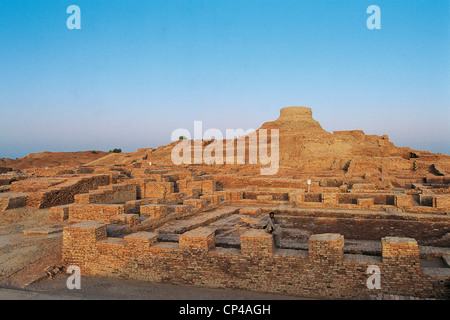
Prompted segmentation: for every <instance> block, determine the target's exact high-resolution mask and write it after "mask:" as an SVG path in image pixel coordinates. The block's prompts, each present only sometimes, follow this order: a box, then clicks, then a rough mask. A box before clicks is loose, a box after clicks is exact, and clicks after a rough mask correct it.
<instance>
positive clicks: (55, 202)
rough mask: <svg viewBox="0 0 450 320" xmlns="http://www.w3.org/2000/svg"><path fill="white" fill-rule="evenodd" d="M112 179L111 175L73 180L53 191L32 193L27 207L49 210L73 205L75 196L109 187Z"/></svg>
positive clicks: (56, 187) (54, 188)
mask: <svg viewBox="0 0 450 320" xmlns="http://www.w3.org/2000/svg"><path fill="white" fill-rule="evenodd" d="M110 179H111V177H110V176H109V175H95V176H89V177H79V178H73V179H70V180H69V181H67V182H65V183H62V184H58V185H56V186H55V187H53V188H51V189H48V190H44V191H39V192H35V193H31V194H30V195H29V196H28V197H27V206H30V207H33V208H48V207H54V206H60V205H65V204H69V203H73V202H74V201H75V195H77V194H79V193H84V192H89V190H93V189H97V188H98V187H100V186H105V185H108V184H109V183H110Z"/></svg>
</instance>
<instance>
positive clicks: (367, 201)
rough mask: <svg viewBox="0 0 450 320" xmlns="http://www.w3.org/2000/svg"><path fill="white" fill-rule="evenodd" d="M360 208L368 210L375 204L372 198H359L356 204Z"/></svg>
mask: <svg viewBox="0 0 450 320" xmlns="http://www.w3.org/2000/svg"><path fill="white" fill-rule="evenodd" d="M356 203H357V205H358V206H360V207H362V208H370V207H372V206H373V205H374V204H375V201H374V198H359V199H358V201H357V202H356Z"/></svg>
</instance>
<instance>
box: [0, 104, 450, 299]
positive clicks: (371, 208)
mask: <svg viewBox="0 0 450 320" xmlns="http://www.w3.org/2000/svg"><path fill="white" fill-rule="evenodd" d="M282 110H283V109H282ZM294 111H295V110H294ZM286 112H287V111H286ZM286 112H285V113H286ZM292 112H293V111H292V110H288V112H287V113H288V115H289V116H290V117H291V118H292V119H293V120H292V119H291V120H290V121H287V120H286V115H283V114H282V116H281V117H280V119H278V120H277V121H274V122H271V123H266V124H265V125H263V127H262V128H280V130H281V132H282V133H281V134H280V141H283V140H282V138H283V137H285V138H286V139H287V140H288V141H291V140H292V139H294V140H295V139H297V138H296V136H297V135H299V134H303V135H304V137H303V139H304V141H303V142H301V143H303V145H304V146H306V148H312V146H313V147H314V148H319V149H320V150H322V149H321V148H322V147H320V145H319V142H320V143H322V144H323V143H324V141H334V143H335V144H336V143H338V142H336V141H340V142H339V143H342V144H345V143H350V142H351V141H354V140H356V141H357V143H358V144H362V145H363V146H362V147H360V148H359V149H357V148H356V147H353V149H352V150H353V151H351V152H347V154H345V155H341V156H342V159H339V158H337V157H336V155H330V153H329V152H328V153H326V155H324V156H322V157H321V156H320V153H319V154H317V153H316V156H315V161H316V162H317V166H315V167H314V169H313V165H312V162H311V159H312V158H311V157H312V156H311V155H309V154H308V155H307V156H304V155H300V154H298V153H297V151H296V149H295V150H288V149H287V148H288V144H289V143H290V142H289V143H283V142H282V143H281V146H280V152H281V159H282V163H281V164H282V166H281V167H280V170H279V172H278V173H277V174H276V175H274V176H261V175H260V174H259V172H260V171H259V169H260V167H261V165H260V164H245V165H208V164H204V163H203V164H192V165H179V166H175V165H173V164H171V163H170V162H169V160H168V158H170V150H171V148H172V147H173V145H174V144H171V145H169V146H163V147H160V148H158V149H140V150H138V151H137V152H136V153H131V154H110V155H107V156H105V157H103V158H99V159H98V160H96V161H93V162H92V163H89V164H86V165H82V166H79V167H75V168H72V169H71V171H70V170H68V169H67V168H64V167H62V168H58V167H55V168H50V170H52V171H51V172H48V170H49V169H46V170H37V171H36V170H35V171H34V172H33V174H31V173H29V172H15V171H12V172H11V171H8V172H7V173H5V174H3V175H2V178H1V179H0V182H1V181H2V180H4V181H6V180H7V179H9V180H8V181H9V182H8V183H4V184H3V186H6V187H7V188H5V189H4V191H2V192H0V214H7V213H8V210H9V209H11V208H16V207H21V206H29V207H33V208H49V222H50V223H51V224H54V225H58V226H64V231H63V239H62V241H63V249H62V250H63V252H62V254H63V263H64V265H65V266H69V265H77V266H79V267H80V268H81V272H82V274H85V275H97V276H108V277H117V278H133V279H138V280H145V281H151V282H166V283H173V284H189V285H195V286H204V287H213V288H232V289H248V290H255V291H262V292H275V293H283V294H290V295H299V296H306V297H323V298H351V299H368V298H370V297H373V296H380V295H381V296H382V295H400V296H412V297H417V298H437V299H448V298H450V265H449V264H450V217H449V215H448V213H449V211H450V186H449V185H450V178H449V176H448V175H447V174H446V172H448V169H447V168H450V160H449V159H448V158H447V156H445V155H442V156H438V155H433V154H430V153H427V152H419V151H416V150H411V149H409V148H397V147H395V146H393V144H392V143H391V142H389V141H388V137H387V136H382V137H378V136H377V137H374V136H365V135H364V133H362V132H359V131H357V132H355V131H348V132H338V133H333V134H328V133H324V132H322V130H323V129H321V127H320V125H318V123H317V124H316V123H315V122H312V121H311V119H312V118H311V119H310V118H309V116H308V112H307V110H306V111H305V110H304V109H300V111H299V114H300V115H296V114H295V112H294V114H293V113H292ZM305 114H306V118H305ZM295 128H300V129H298V130H297V129H295ZM302 128H303V129H304V130H308V131H311V132H312V133H311V134H312V135H314V136H318V137H319V138H318V139H319V140H315V138H314V137H313V136H311V135H307V134H306V133H305V131H302ZM293 130H294V131H293ZM295 130H297V131H295ZM292 132H295V133H296V134H295V135H292ZM299 132H300V133H299ZM333 136H334V137H333ZM327 139H328V140H327ZM330 139H331V140H330ZM333 139H334V140H333ZM305 141H308V142H305ZM349 141H350V142H349ZM364 141H365V142H364ZM352 143H353V142H352ZM206 145H207V144H205V145H204V146H206ZM412 153H414V155H415V156H414V157H412V156H411V154H412ZM356 154H358V155H356ZM383 154H387V156H385V157H382V155H383ZM296 155H298V157H299V159H300V160H299V161H294V159H295V157H296ZM345 157H350V158H349V159H350V160H347V159H344V158H345ZM294 162H295V165H294V164H293V163H294ZM324 168H327V169H324ZM69 171H70V172H69ZM308 180H311V184H308V183H307V181H308ZM269 212H275V220H276V223H278V224H279V225H280V226H281V227H282V233H281V235H280V243H279V246H276V245H275V244H274V239H273V236H272V235H270V234H268V233H266V232H264V229H263V225H264V223H265V221H266V220H267V218H268V214H269ZM369 266H377V267H378V268H379V270H380V275H381V289H369V288H368V287H367V279H368V278H369V276H370V274H368V273H367V270H368V267H369Z"/></svg>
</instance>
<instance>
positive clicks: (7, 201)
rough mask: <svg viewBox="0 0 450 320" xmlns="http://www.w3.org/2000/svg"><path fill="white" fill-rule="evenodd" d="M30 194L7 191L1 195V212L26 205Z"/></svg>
mask: <svg viewBox="0 0 450 320" xmlns="http://www.w3.org/2000/svg"><path fill="white" fill-rule="evenodd" d="M27 197H28V194H26V193H22V194H20V193H5V194H2V195H1V196H0V212H3V211H5V210H8V209H14V208H20V207H25V205H26V204H27Z"/></svg>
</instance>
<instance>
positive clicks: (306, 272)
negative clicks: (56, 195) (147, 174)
mask: <svg viewBox="0 0 450 320" xmlns="http://www.w3.org/2000/svg"><path fill="white" fill-rule="evenodd" d="M180 238H181V241H180V244H179V245H178V244H177V243H165V242H162V243H158V242H156V241H155V235H154V234H152V233H146V232H141V233H139V234H131V235H128V236H127V237H126V238H124V239H119V238H107V236H106V225H105V224H102V223H96V222H85V223H80V224H77V225H72V226H70V227H65V228H64V232H63V261H64V263H65V264H66V265H67V266H68V265H77V266H79V267H80V268H81V272H82V274H85V275H98V276H109V277H119V278H133V279H137V280H144V281H151V282H164V283H173V284H189V285H196V286H205V287H213V288H234V289H247V290H254V291H262V292H277V293H284V294H292V295H299V296H306V297H326V298H351V299H367V298H369V297H370V295H376V294H378V293H381V294H399V295H411V296H416V297H422V298H448V297H449V289H448V287H449V284H450V272H448V269H440V268H433V269H434V270H433V272H425V271H424V270H422V269H420V267H418V264H417V261H419V260H418V259H419V256H418V255H419V253H418V249H417V242H415V240H414V239H402V238H385V239H383V242H382V244H383V258H382V259H380V258H377V257H370V256H363V255H353V254H351V255H347V254H343V243H344V239H343V237H342V235H339V234H322V235H313V236H312V237H311V238H310V248H309V251H308V252H306V251H301V250H275V249H274V248H273V240H272V237H271V236H270V235H268V234H267V233H265V232H264V231H262V230H250V231H248V232H246V233H244V234H243V235H242V236H241V243H242V246H241V250H239V249H232V248H216V247H214V246H213V240H212V239H213V233H212V232H211V231H210V230H207V228H201V229H197V230H192V231H188V232H186V233H185V234H183V235H181V236H180ZM411 263H412V264H411ZM369 266H377V267H379V268H380V272H381V289H372V290H371V289H368V287H367V279H368V277H369V275H368V274H367V270H368V267H369ZM440 279H442V280H443V281H444V284H440V283H439V280H440Z"/></svg>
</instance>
